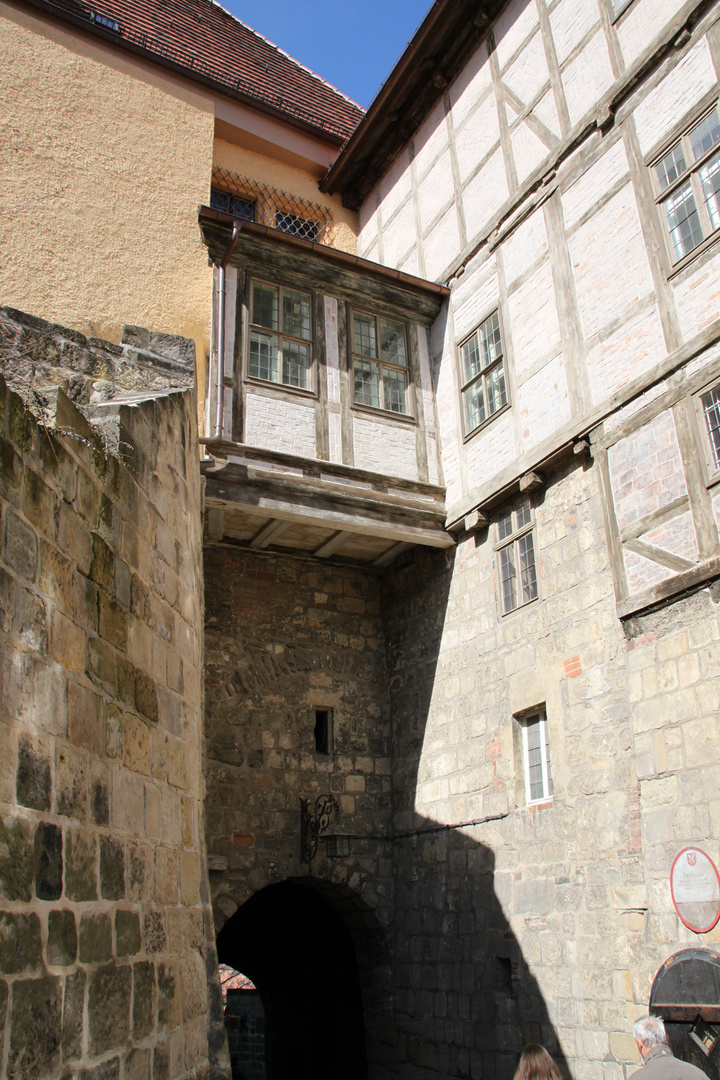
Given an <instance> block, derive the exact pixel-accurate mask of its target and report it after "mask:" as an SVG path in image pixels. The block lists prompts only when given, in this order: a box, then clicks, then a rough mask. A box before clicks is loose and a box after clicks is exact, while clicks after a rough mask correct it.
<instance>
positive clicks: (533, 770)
mask: <svg viewBox="0 0 720 1080" xmlns="http://www.w3.org/2000/svg"><path fill="white" fill-rule="evenodd" d="M520 726H521V728H522V740H523V762H524V764H525V794H526V796H527V801H528V803H537V802H546V801H547V800H548V799H551V798H552V795H553V779H552V769H551V766H550V740H549V738H548V726H547V717H546V715H545V710H544V709H539V710H538V711H537V712H533V713H530V714H528V715H527V716H523V717H522V719H521V720H520Z"/></svg>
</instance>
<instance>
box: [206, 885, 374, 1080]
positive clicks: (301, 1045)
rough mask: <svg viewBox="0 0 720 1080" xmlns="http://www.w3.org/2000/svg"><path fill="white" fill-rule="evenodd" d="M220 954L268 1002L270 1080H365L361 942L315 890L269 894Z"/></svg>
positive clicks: (289, 888) (249, 908) (231, 928)
mask: <svg viewBox="0 0 720 1080" xmlns="http://www.w3.org/2000/svg"><path fill="white" fill-rule="evenodd" d="M217 947H218V957H219V960H220V962H221V963H225V964H229V965H231V966H232V967H234V968H236V969H237V970H239V971H243V972H244V973H245V974H246V975H247V976H248V977H249V978H250V979H252V981H253V982H254V984H255V986H256V987H257V988H258V990H259V992H260V995H261V997H262V1002H263V1007H264V1009H265V1063H266V1072H267V1080H289V1078H290V1077H292V1078H293V1080H331V1078H332V1080H337V1078H338V1077H343V1078H344V1080H364V1078H365V1077H366V1076H367V1061H366V1054H365V1037H364V1030H363V1018H362V1006H361V999H360V986H359V981H358V968H357V962H356V959H355V951H354V948H353V943H352V940H351V937H350V933H349V931H348V930H347V927H346V926H345V924H344V923H343V921H342V919H341V918H340V917H339V916H338V915H337V913H336V912H335V911H334V910H333V908H332V907H331V906H330V904H328V902H327V901H326V900H324V899H323V898H322V897H321V896H319V895H318V894H317V893H316V892H315V891H314V890H313V888H312V887H311V886H308V885H305V884H298V883H295V882H282V883H280V884H278V885H270V886H268V887H267V888H265V889H262V890H261V891H260V892H259V893H256V894H255V896H253V897H251V898H250V900H248V901H247V903H245V904H244V905H243V906H242V907H241V908H240V909H239V910H238V911H237V912H236V913H235V915H234V916H233V917H232V918H231V919H229V920H228V922H227V923H226V924H225V926H224V927H223V929H222V931H221V932H220V934H219V935H218V939H217Z"/></svg>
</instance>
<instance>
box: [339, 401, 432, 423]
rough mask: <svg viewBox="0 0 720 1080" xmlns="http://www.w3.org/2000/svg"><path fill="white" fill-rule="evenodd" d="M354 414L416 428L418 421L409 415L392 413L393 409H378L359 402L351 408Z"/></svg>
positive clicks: (355, 402)
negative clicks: (394, 421) (393, 421)
mask: <svg viewBox="0 0 720 1080" xmlns="http://www.w3.org/2000/svg"><path fill="white" fill-rule="evenodd" d="M350 408H351V410H352V412H356V413H359V414H360V415H361V416H362V415H366V416H374V417H376V418H377V419H378V420H396V421H397V422H398V423H400V424H409V425H411V426H415V425H416V424H417V420H416V419H415V417H414V416H411V415H410V414H409V413H399V412H392V410H391V409H376V408H375V407H374V406H373V405H363V404H362V403H361V402H359V401H354V402H353V403H352V405H351V406H350Z"/></svg>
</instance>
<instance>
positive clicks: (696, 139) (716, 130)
mask: <svg viewBox="0 0 720 1080" xmlns="http://www.w3.org/2000/svg"><path fill="white" fill-rule="evenodd" d="M719 142H720V119H718V113H717V109H713V111H712V112H711V113H710V115H709V116H706V117H705V119H704V120H701V121H700V123H699V124H698V126H697V127H696V128H695V129H694V130H693V131H691V132H690V146H691V147H692V152H693V155H694V157H695V160H696V161H697V159H698V158H699V157H702V156H703V154H705V153H707V151H708V150H710V149H711V148H712V147H713V146H715V144H716V143H719Z"/></svg>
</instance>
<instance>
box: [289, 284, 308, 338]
mask: <svg viewBox="0 0 720 1080" xmlns="http://www.w3.org/2000/svg"><path fill="white" fill-rule="evenodd" d="M283 330H284V332H285V333H286V334H292V336H293V337H300V338H307V339H309V338H310V337H311V329H310V297H309V296H308V295H307V294H306V293H301V292H294V291H293V290H292V289H283Z"/></svg>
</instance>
